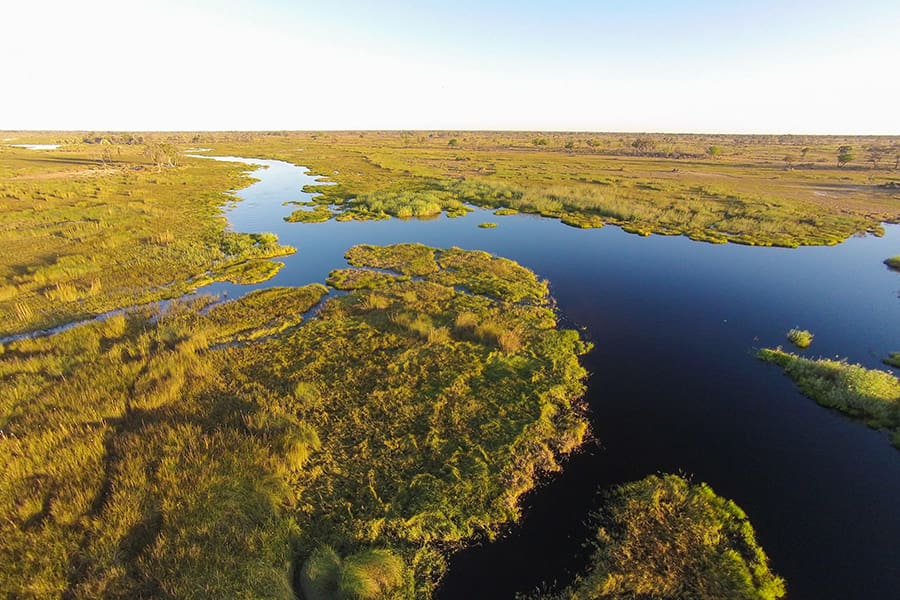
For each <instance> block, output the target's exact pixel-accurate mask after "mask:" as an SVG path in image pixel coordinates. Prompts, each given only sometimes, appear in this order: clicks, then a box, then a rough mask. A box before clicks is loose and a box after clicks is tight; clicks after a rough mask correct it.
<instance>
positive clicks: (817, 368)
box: [757, 348, 900, 448]
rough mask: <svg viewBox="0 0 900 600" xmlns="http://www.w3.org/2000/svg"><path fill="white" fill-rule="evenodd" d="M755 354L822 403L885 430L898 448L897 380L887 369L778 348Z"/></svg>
mask: <svg viewBox="0 0 900 600" xmlns="http://www.w3.org/2000/svg"><path fill="white" fill-rule="evenodd" d="M757 357H759V358H760V359H762V360H765V361H767V362H772V363H775V364H777V365H779V366H781V367H782V368H783V369H784V372H785V373H786V374H787V375H788V376H790V378H791V379H793V380H794V381H795V382H796V383H797V386H798V387H799V388H800V391H801V392H803V393H804V394H805V395H807V396H809V397H810V398H812V399H813V400H815V401H816V402H818V403H819V404H821V405H822V406H827V407H829V408H835V409H837V410H839V411H841V412H842V413H844V414H846V415H849V416H851V417H853V418H855V419H859V420H860V421H862V422H864V423H866V424H867V425H869V426H870V427H873V428H876V429H884V430H886V431H888V432H889V433H890V436H891V443H892V444H893V445H894V446H896V447H897V448H900V380H898V379H897V378H896V377H895V376H894V375H893V374H892V373H891V372H890V371H881V370H878V369H867V368H865V367H863V366H862V365H855V364H850V363H848V362H847V361H839V360H830V359H826V358H820V359H817V360H811V359H808V358H802V357H800V356H797V355H795V354H791V353H788V352H784V351H783V350H781V348H774V349H773V348H763V349H762V350H760V351H759V352H758V354H757Z"/></svg>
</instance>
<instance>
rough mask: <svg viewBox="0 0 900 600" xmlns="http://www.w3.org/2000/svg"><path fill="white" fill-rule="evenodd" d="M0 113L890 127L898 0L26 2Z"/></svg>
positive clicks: (303, 125)
mask: <svg viewBox="0 0 900 600" xmlns="http://www.w3.org/2000/svg"><path fill="white" fill-rule="evenodd" d="M17 4H18V6H6V7H4V8H2V9H0V18H2V22H3V23H4V28H3V29H4V31H3V35H2V36H0V69H2V73H3V75H2V77H3V81H4V90H5V91H4V92H3V93H2V94H0V128H3V129H17V128H42V129H58V128H61V129H356V128H365V129H533V130H550V129H556V130H600V131H673V132H678V131H699V132H748V133H768V132H772V133H781V132H787V133H883V134H900V110H898V108H897V105H898V104H900V77H898V72H900V68H898V67H900V33H898V32H900V2H896V1H893V2H888V1H881V0H862V1H860V2H856V3H838V2H832V1H830V0H826V1H820V2H811V1H807V0H803V1H799V2H790V3H785V2H773V1H769V0H765V1H760V2H733V3H728V2H711V1H705V0H704V1H701V0H686V1H682V2H659V1H652V2H625V1H618V2H603V1H601V2H552V3H551V2H546V3H537V2H505V1H504V2H489V1H482V2H473V1H469V0H463V1H459V2H452V3H451V2H429V1H425V0H420V1H417V2H412V1H409V2H407V1H403V2H387V1H384V2H362V1H350V2H342V1H337V0H335V1H332V2H327V3H325V2H302V1H301V2H297V1H293V2H291V1H286V0H268V1H263V0H256V1H249V0H226V1H213V0H181V1H175V0H156V1H152V2H151V1H149V0H85V1H81V2H71V1H69V0H31V1H30V2H28V3H27V4H26V3H24V2H23V3H17Z"/></svg>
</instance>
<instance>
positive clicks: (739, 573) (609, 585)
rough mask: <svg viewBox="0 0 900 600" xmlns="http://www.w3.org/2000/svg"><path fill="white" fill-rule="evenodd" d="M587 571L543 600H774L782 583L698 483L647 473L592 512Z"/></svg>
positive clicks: (746, 529) (731, 512)
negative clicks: (662, 599) (597, 599)
mask: <svg viewBox="0 0 900 600" xmlns="http://www.w3.org/2000/svg"><path fill="white" fill-rule="evenodd" d="M593 521H594V523H595V527H596V530H595V531H596V533H595V536H596V537H595V539H594V540H592V546H593V548H594V554H593V556H592V558H591V562H590V566H589V568H588V571H587V572H586V573H583V574H581V575H579V576H578V577H577V578H576V579H575V581H574V582H573V583H572V584H571V585H570V586H569V587H567V588H566V589H564V590H562V591H560V592H557V593H555V594H552V595H544V596H540V597H543V598H545V599H546V600H551V599H553V600H563V599H566V600H590V599H594V598H609V599H610V600H630V599H634V598H667V599H669V598H671V599H675V598H696V599H704V600H717V599H720V598H735V599H737V598H741V599H746V600H750V599H753V600H775V599H776V598H782V597H784V596H785V584H784V580H782V579H781V578H780V577H778V576H777V575H775V574H774V573H772V571H771V570H770V569H769V564H768V558H767V557H766V554H765V552H763V549H762V548H761V547H760V546H759V544H758V543H757V542H756V535H755V533H754V531H753V527H752V526H751V524H750V521H749V520H748V519H747V515H746V514H745V513H744V511H743V510H741V509H740V507H738V506H737V505H736V504H735V503H734V502H732V501H730V500H726V499H725V498H722V497H721V496H718V495H716V494H715V493H714V492H713V490H712V489H711V488H710V487H709V486H708V485H706V484H705V483H701V484H696V485H694V484H690V483H688V482H687V481H685V480H684V479H683V478H681V477H678V476H676V475H651V476H649V477H647V478H645V479H642V480H641V481H636V482H633V483H627V484H624V485H621V486H618V487H616V488H613V489H612V490H611V491H609V492H607V493H606V494H605V497H604V505H603V507H602V508H601V509H600V510H599V511H598V512H597V513H595V514H594V515H593Z"/></svg>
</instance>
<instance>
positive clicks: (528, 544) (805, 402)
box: [205, 160, 900, 599]
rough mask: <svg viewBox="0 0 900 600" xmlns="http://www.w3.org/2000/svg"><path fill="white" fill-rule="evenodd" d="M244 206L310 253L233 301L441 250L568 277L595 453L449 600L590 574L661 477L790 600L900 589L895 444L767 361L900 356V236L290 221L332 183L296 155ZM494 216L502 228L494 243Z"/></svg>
mask: <svg viewBox="0 0 900 600" xmlns="http://www.w3.org/2000/svg"><path fill="white" fill-rule="evenodd" d="M245 162H248V164H262V165H265V166H267V167H268V168H267V169H261V170H258V171H256V172H255V173H254V176H255V177H257V178H259V179H260V180H261V181H259V182H258V183H255V184H253V185H252V186H250V187H248V188H246V189H244V190H241V191H240V192H239V193H238V195H239V196H240V197H242V198H243V199H244V200H243V201H242V202H240V203H238V204H236V205H235V206H234V207H233V208H231V209H230V210H229V211H228V219H229V221H230V222H231V224H232V227H233V228H234V229H235V230H237V231H250V232H260V231H272V232H274V233H276V234H278V236H279V238H280V240H281V242H282V243H285V244H291V245H293V246H295V247H296V248H297V250H298V251H297V254H295V255H293V256H288V257H281V258H278V259H276V260H279V261H282V262H285V263H286V266H285V267H284V268H283V269H282V270H281V272H279V274H278V275H277V276H276V277H275V278H273V279H271V280H269V281H267V282H265V283H264V284H260V285H255V286H237V285H232V284H215V285H213V286H209V287H208V288H205V290H206V291H210V292H215V293H227V294H228V295H230V296H235V295H240V294H243V293H246V291H248V290H250V289H255V288H258V287H268V286H276V285H304V284H307V283H312V282H323V281H324V280H325V277H326V276H327V274H328V272H329V271H330V270H331V269H333V268H336V267H340V266H344V265H345V263H344V260H343V254H344V252H345V251H346V250H347V248H349V247H350V246H352V245H354V244H359V243H369V244H389V243H396V242H412V241H417V242H423V243H425V244H429V245H433V246H439V247H448V246H460V247H462V248H466V249H482V250H487V251H489V252H492V253H496V254H498V255H502V256H506V257H509V258H511V259H513V260H516V261H518V262H520V263H521V264H523V265H525V266H526V267H529V268H530V269H533V270H534V271H535V272H537V273H538V274H539V275H540V276H541V277H544V278H546V279H548V280H549V281H550V284H551V291H552V293H553V295H554V297H555V298H556V300H557V302H558V306H559V311H560V313H561V315H562V316H563V318H564V319H565V321H566V324H567V325H570V326H572V325H574V326H577V327H580V328H583V329H584V333H585V335H586V336H587V337H589V338H590V339H591V340H593V341H594V343H595V345H596V348H595V350H593V351H592V352H591V353H590V354H589V355H588V356H586V357H585V364H586V366H587V368H588V369H589V371H590V372H591V373H592V375H591V378H590V380H589V389H588V393H587V397H586V399H587V402H588V404H589V406H590V408H591V411H592V415H591V419H592V422H593V433H594V435H595V437H596V439H597V443H596V444H592V445H590V446H589V447H588V448H586V449H585V451H584V452H582V453H580V454H579V455H577V456H575V457H573V458H571V459H570V460H568V461H567V462H566V464H565V467H564V471H563V473H561V474H559V475H556V476H553V477H551V478H549V480H548V483H547V484H546V485H544V486H542V487H541V488H540V489H538V490H537V491H535V492H534V493H532V494H530V495H529V496H528V497H527V498H526V499H525V502H524V504H525V510H524V519H523V520H522V522H521V523H520V524H519V525H518V526H516V527H515V528H513V529H511V530H510V532H508V534H507V535H506V536H504V537H503V538H502V539H501V540H499V541H497V542H494V543H489V544H484V545H481V546H478V547H474V548H471V549H469V550H466V551H464V552H461V553H459V554H457V555H456V556H455V557H454V558H453V560H452V561H451V567H450V571H449V573H448V575H447V577H446V579H445V581H444V582H443V584H442V588H441V590H440V593H439V597H440V598H448V599H449V598H511V597H512V596H513V595H514V594H515V593H516V592H521V591H528V590H529V589H531V588H533V587H534V586H536V585H538V584H539V583H540V582H542V581H553V580H560V581H566V580H567V578H568V577H569V576H570V573H569V571H568V570H569V569H571V568H574V569H576V570H578V569H580V568H581V566H582V563H583V560H584V558H585V556H584V551H583V550H582V548H581V543H582V541H583V540H584V539H585V538H586V536H587V535H588V531H587V529H586V528H585V526H584V525H583V522H584V520H585V518H586V517H587V515H588V513H589V512H590V511H591V510H592V509H594V508H596V507H597V498H596V495H595V492H596V490H597V489H598V487H603V486H608V485H611V484H616V483H620V482H624V481H630V480H635V479H639V478H642V477H644V476H645V475H647V474H650V473H656V472H681V473H685V474H689V475H691V476H693V478H694V479H695V480H697V481H706V482H708V483H709V484H710V485H711V486H712V487H713V489H714V490H715V491H716V492H718V493H719V494H721V495H723V496H726V497H728V498H731V499H733V500H735V501H736V502H737V503H738V504H739V505H740V506H741V507H743V508H744V509H745V510H746V511H747V513H748V514H749V516H750V518H751V520H752V522H753V524H754V526H755V528H756V530H757V533H758V536H759V539H760V542H761V544H762V546H763V547H764V548H765V549H766V551H767V552H768V554H769V556H770V558H771V561H772V566H773V569H774V570H775V571H776V572H778V573H779V574H781V575H783V576H784V577H785V578H786V579H787V582H788V590H789V595H790V598H791V599H798V598H810V599H813V598H815V599H822V598H848V599H850V598H853V599H857V598H890V597H896V594H897V592H898V590H900V561H898V560H897V554H896V543H897V541H898V540H900V512H898V511H897V505H898V504H897V502H898V498H900V452H898V451H897V450H895V449H894V448H892V447H891V446H890V445H889V443H888V441H887V438H886V436H885V435H883V434H881V433H879V432H876V431H873V430H870V429H868V428H866V427H865V426H863V425H860V424H856V423H853V422H851V421H850V420H848V419H846V418H844V417H843V416H841V415H840V414H838V413H836V412H833V411H829V410H827V409H824V408H821V407H820V406H818V405H817V404H816V403H815V402H813V401H812V400H809V399H807V398H805V397H803V396H801V395H800V394H799V393H798V392H797V391H796V389H795V387H794V385H793V383H792V382H791V381H790V380H789V379H788V378H787V377H785V376H784V375H782V373H781V370H780V369H779V368H778V367H776V366H774V365H770V364H766V363H762V362H760V361H758V360H756V359H755V358H754V357H753V349H754V348H756V347H760V346H772V345H777V344H785V345H787V342H786V340H785V339H784V334H785V332H786V331H787V330H788V329H790V328H791V327H794V326H800V327H802V328H805V329H809V330H811V331H812V332H813V333H814V334H815V341H814V342H813V344H812V346H811V348H810V349H809V350H807V351H806V353H807V354H809V355H822V356H841V357H848V358H849V359H850V360H851V361H854V362H860V363H862V364H864V365H866V366H868V367H878V368H886V367H884V365H882V364H881V362H880V360H881V358H882V357H884V356H886V355H887V353H888V352H890V351H896V350H900V299H898V289H900V274H897V273H893V272H890V271H889V270H888V269H887V268H886V267H885V266H884V265H883V264H882V260H883V259H884V258H886V257H888V256H893V255H896V254H900V227H898V226H888V227H887V233H886V235H885V236H884V237H883V238H875V237H871V236H869V237H856V238H852V239H850V240H848V241H847V242H845V243H843V244H841V245H839V246H835V247H821V248H819V247H817V248H798V249H781V248H751V247H746V246H738V245H710V244H704V243H697V242H692V241H690V240H688V239H687V238H684V237H662V236H651V237H647V238H642V237H638V236H635V235H630V234H626V233H624V232H623V231H622V230H620V229H618V228H615V227H605V228H603V229H593V230H580V229H573V228H571V227H567V226H565V225H562V224H560V223H559V222H557V221H555V220H550V219H543V218H540V217H534V216H529V215H513V216H503V217H497V216H494V215H492V214H491V213H490V212H489V211H483V210H476V211H475V212H473V213H471V214H470V215H468V216H466V217H463V218H456V219H448V218H446V217H441V218H438V219H435V220H432V221H417V220H412V221H402V220H397V219H391V220H388V221H378V222H363V223H360V222H347V223H338V222H335V221H329V222H326V223H312V224H304V223H286V222H284V221H283V220H282V217H283V216H285V215H287V214H289V213H290V212H291V211H292V210H294V209H295V208H297V207H296V206H293V205H288V206H284V205H283V204H282V203H283V202H286V201H305V200H308V199H309V198H310V195H308V194H304V193H302V192H300V188H301V187H302V186H303V185H304V184H307V183H314V182H315V180H316V178H315V177H312V176H309V175H307V174H305V170H304V169H302V168H299V167H295V166H293V165H289V164H287V163H283V162H279V161H267V160H253V161H245ZM484 221H492V222H496V223H498V224H499V226H498V227H497V228H496V229H480V228H478V224H479V223H481V222H484Z"/></svg>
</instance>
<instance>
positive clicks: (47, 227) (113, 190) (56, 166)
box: [0, 140, 293, 335]
mask: <svg viewBox="0 0 900 600" xmlns="http://www.w3.org/2000/svg"><path fill="white" fill-rule="evenodd" d="M145 141H147V140H145ZM104 147H110V146H106V145H104ZM143 149H144V146H143V145H141V144H131V145H121V146H119V147H118V149H114V150H115V152H114V156H115V157H116V158H115V160H104V159H101V158H100V157H97V156H95V155H94V154H93V153H94V152H95V150H94V148H91V145H88V144H83V143H80V140H79V143H76V144H67V145H65V146H64V147H62V148H60V149H59V150H53V151H47V152H41V153H34V152H31V151H29V150H24V149H16V148H8V147H2V148H0V238H2V240H3V248H4V253H3V256H2V257H0V322H2V325H0V335H8V334H13V333H19V332H24V331H29V330H32V329H36V328H46V327H50V326H53V325H59V324H61V323H65V322H69V321H72V320H75V319H79V318H83V317H87V316H90V315H94V314H99V313H104V312H107V311H110V310H113V309H116V308H121V307H124V306H131V305H134V304H142V303H147V302H151V301H153V300H159V299H163V298H173V297H177V296H180V295H183V294H185V293H187V292H189V291H191V290H192V289H194V288H195V287H196V286H197V285H198V284H200V283H203V282H204V281H208V280H209V279H208V278H207V277H205V276H204V274H205V273H207V272H208V271H210V270H211V269H212V270H217V269H226V268H228V267H230V266H231V265H236V264H238V263H241V262H242V261H245V260H248V259H254V258H268V257H272V256H279V255H283V254H287V253H290V252H293V249H292V248H289V247H286V246H281V245H279V244H278V240H277V238H276V237H275V236H274V235H272V234H245V233H234V232H228V231H226V230H225V225H226V222H225V219H224V218H222V207H223V206H224V205H226V204H227V203H228V202H230V201H233V200H234V197H233V196H232V195H230V194H229V193H228V190H233V189H239V188H241V187H244V186H246V185H248V184H249V183H251V181H252V179H251V178H249V177H248V176H246V175H245V171H246V170H247V167H246V165H239V164H235V163H227V162H218V161H211V160H202V159H184V160H179V161H177V165H178V166H165V165H157V164H156V163H155V162H153V161H151V160H149V159H148V158H147V157H146V156H144V154H143Z"/></svg>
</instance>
